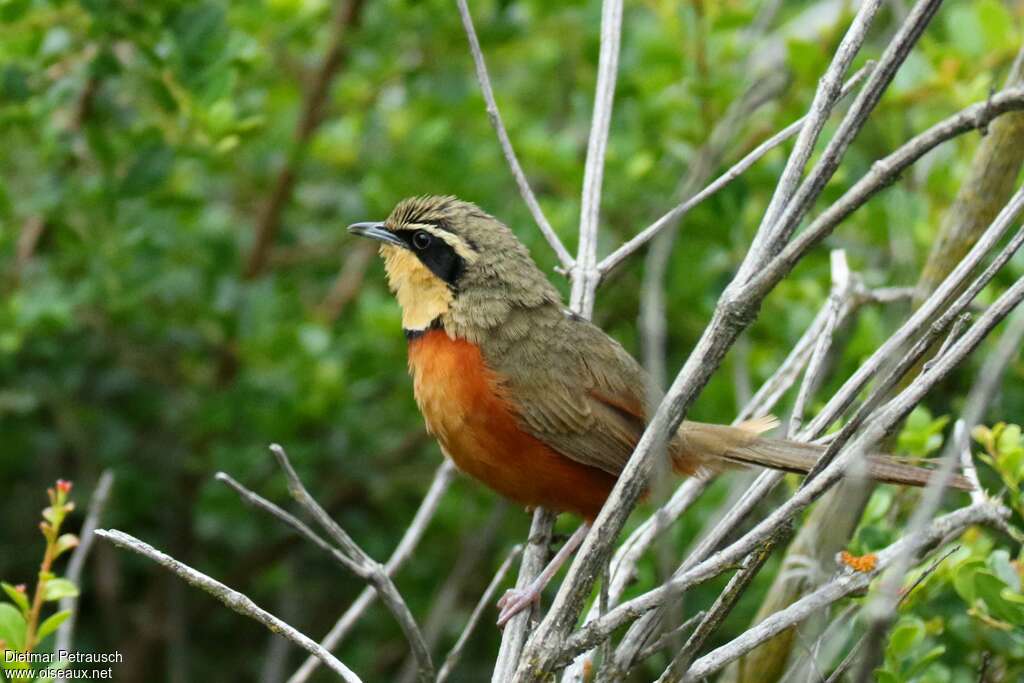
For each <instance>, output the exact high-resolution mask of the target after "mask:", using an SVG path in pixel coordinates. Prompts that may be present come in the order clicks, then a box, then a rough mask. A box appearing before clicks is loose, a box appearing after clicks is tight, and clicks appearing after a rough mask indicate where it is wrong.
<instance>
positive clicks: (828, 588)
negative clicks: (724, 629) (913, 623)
mask: <svg viewBox="0 0 1024 683" xmlns="http://www.w3.org/2000/svg"><path fill="white" fill-rule="evenodd" d="M1008 514H1009V511H1008V510H1006V509H1005V508H1003V507H1002V506H1000V505H997V504H996V503H992V502H990V503H985V504H982V505H972V506H970V507H966V508H961V509H960V510H956V511H954V512H951V513H949V514H948V515H944V516H942V517H939V518H938V519H936V520H935V521H934V522H932V523H931V525H929V526H928V528H927V529H926V530H924V532H923V533H922V534H919V535H916V536H910V535H906V536H903V537H902V538H901V539H900V540H898V541H896V542H895V543H893V544H892V545H890V546H889V547H888V548H885V549H884V550H882V551H880V552H878V553H876V555H877V565H876V569H875V570H874V571H871V572H858V571H850V570H847V571H843V572H842V573H840V574H839V575H838V576H836V577H835V578H834V579H832V580H831V581H829V582H827V583H825V584H824V585H822V586H821V587H819V588H817V589H816V590H815V591H814V592H812V593H810V594H808V595H806V596H804V597H803V598H801V599H800V600H797V601H796V602H794V603H793V604H792V605H790V606H789V607H787V608H786V609H784V610H781V611H779V612H776V613H775V614H772V615H771V616H769V617H768V618H767V619H765V620H764V621H762V622H760V623H759V624H757V625H756V626H754V627H753V628H751V629H748V630H747V631H745V632H744V633H743V634H741V635H740V636H738V637H736V638H734V639H733V640H732V641H730V642H728V643H726V644H725V645H722V646H721V647H719V648H717V649H715V650H712V651H711V652H709V653H708V654H706V655H704V656H703V657H701V658H700V659H698V660H697V661H695V662H694V663H693V666H691V667H690V670H689V672H688V673H687V674H686V676H685V678H683V680H684V681H686V682H691V681H699V680H701V679H702V678H704V677H706V676H710V675H711V674H713V673H715V672H716V671H719V670H721V669H722V668H723V667H725V666H726V665H727V664H729V663H730V662H732V661H734V660H736V659H738V658H739V657H741V656H742V655H744V654H746V653H747V652H750V650H752V649H754V648H755V647H757V645H759V644H760V643H762V642H764V641H765V640H768V639H769V638H771V637H772V636H775V635H777V634H779V633H781V632H782V631H784V630H786V629H787V628H790V627H791V626H793V625H795V624H798V623H800V622H801V621H803V620H804V619H806V618H807V617H808V616H810V615H811V614H813V613H814V612H816V611H818V610H820V609H823V608H825V607H828V606H829V605H831V604H833V603H835V602H836V601H837V600H840V599H842V598H844V597H846V596H848V595H851V594H853V593H856V592H858V591H862V590H864V589H865V588H867V586H868V585H869V584H870V583H871V580H872V579H873V578H875V577H876V576H877V575H878V572H880V571H881V570H883V569H886V568H887V567H888V566H889V565H890V564H892V563H893V562H894V561H895V559H896V557H898V556H900V555H902V554H903V553H904V552H906V549H907V547H908V546H909V545H910V544H912V543H913V544H915V545H916V546H917V547H921V548H923V547H928V546H934V545H935V544H937V543H940V542H942V541H943V540H944V539H946V538H949V537H951V536H955V535H957V534H959V533H961V532H962V531H964V530H965V529H967V528H968V527H970V526H972V525H974V524H986V523H989V524H990V523H993V522H995V520H1001V519H1005V518H1006V517H1007V516H1008Z"/></svg>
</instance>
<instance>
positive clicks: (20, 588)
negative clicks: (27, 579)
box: [14, 583, 28, 593]
mask: <svg viewBox="0 0 1024 683" xmlns="http://www.w3.org/2000/svg"><path fill="white" fill-rule="evenodd" d="M14 590H16V591H18V592H19V593H27V592H28V586H26V585H25V584H23V583H19V584H18V585H17V586H15V587H14Z"/></svg>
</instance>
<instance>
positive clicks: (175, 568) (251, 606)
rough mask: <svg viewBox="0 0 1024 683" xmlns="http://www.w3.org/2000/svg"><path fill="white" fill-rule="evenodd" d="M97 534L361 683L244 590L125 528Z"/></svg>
mask: <svg viewBox="0 0 1024 683" xmlns="http://www.w3.org/2000/svg"><path fill="white" fill-rule="evenodd" d="M94 533H95V534H96V535H97V536H99V537H100V538H105V539H106V540H108V541H110V542H111V543H113V544H114V545H116V546H118V547H120V548H124V549H125V550H130V551H132V552H133V553H137V554H139V555H142V556H143V557H145V558H148V559H150V560H152V561H154V562H156V563H157V564H159V565H160V566H162V567H163V568H164V569H167V570H169V571H171V572H173V573H174V574H177V575H178V577H180V578H181V579H183V580H184V581H185V582H186V583H188V584H190V585H192V586H195V587H196V588H199V589H201V590H204V591H206V592H207V593H209V594H210V595H212V596H213V597H215V598H217V599H218V600H220V601H221V602H222V603H224V604H225V605H227V606H228V607H230V608H231V609H232V610H234V611H235V612H238V613H239V614H241V615H243V616H246V617H249V618H250V619H254V620H256V621H258V622H259V623H261V624H263V625H264V626H266V627H267V628H268V629H270V631H271V632H272V633H277V634H280V635H281V636H283V637H285V638H287V639H288V640H290V641H291V642H293V643H295V644H296V645H298V646H299V647H301V648H302V649H303V650H306V651H307V652H309V653H310V654H312V655H314V656H316V657H318V658H319V659H320V661H322V662H323V663H324V664H326V665H327V667H328V668H329V669H330V670H331V671H333V672H334V673H336V674H338V675H339V676H340V677H341V678H342V680H344V681H346V682H347V683H360V679H359V676H357V675H356V674H355V673H354V672H353V671H352V670H351V669H349V668H348V667H347V666H345V665H344V664H342V663H341V661H339V660H338V659H337V658H336V657H335V656H334V655H332V654H331V653H330V652H328V651H327V650H325V649H324V648H322V647H321V646H320V645H318V644H317V643H316V641H314V640H313V639H311V638H309V637H308V636H306V635H304V634H302V633H300V632H299V631H297V630H296V629H295V628H293V627H292V626H289V625H288V624H286V623H285V622H283V621H281V620H280V619H278V618H277V617H275V616H274V615H273V614H271V613H270V612H267V611H266V610H264V609H262V608H261V607H259V606H258V605H257V604H256V603H254V602H253V601H252V600H251V599H250V598H249V597H248V596H247V595H245V594H244V593H239V592H238V591H236V590H234V589H232V588H229V587H228V586H225V585H224V584H223V583H221V582H220V581H217V580H216V579H213V578H210V577H209V576H207V575H206V574H203V573H202V572H200V571H198V570H196V569H193V568H192V567H190V566H188V565H187V564H184V563H183V562H179V561H178V560H176V559H174V558H173V557H171V556H170V555H167V554H165V553H162V552H160V551H159V550H157V549H156V548H154V547H153V546H151V545H149V544H148V543H144V542H142V541H140V540H139V539H137V538H135V537H134V536H129V535H128V534H126V533H124V532H123V531H118V530H116V529H96V531H95V532H94Z"/></svg>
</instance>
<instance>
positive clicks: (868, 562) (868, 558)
mask: <svg viewBox="0 0 1024 683" xmlns="http://www.w3.org/2000/svg"><path fill="white" fill-rule="evenodd" d="M839 563H840V564H843V565H846V566H847V567H849V568H850V569H852V570H853V571H855V572H861V573H862V574H866V573H868V572H873V571H875V567H876V566H878V556H877V555H875V554H874V553H868V554H867V555H854V554H852V553H849V552H847V551H845V550H844V551H842V552H841V553H839Z"/></svg>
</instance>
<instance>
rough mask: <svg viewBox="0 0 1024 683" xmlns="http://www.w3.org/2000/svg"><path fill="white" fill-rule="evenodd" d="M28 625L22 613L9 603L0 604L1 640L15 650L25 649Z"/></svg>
mask: <svg viewBox="0 0 1024 683" xmlns="http://www.w3.org/2000/svg"><path fill="white" fill-rule="evenodd" d="M27 628H28V624H27V623H26V622H25V617H23V616H21V612H19V611H18V609H17V608H16V607H15V606H14V605H12V604H10V603H9V602H0V640H3V641H5V642H6V643H7V647H9V648H11V649H13V650H19V651H20V650H24V649H25V631H26V629H27Z"/></svg>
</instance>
